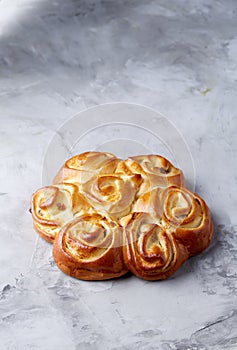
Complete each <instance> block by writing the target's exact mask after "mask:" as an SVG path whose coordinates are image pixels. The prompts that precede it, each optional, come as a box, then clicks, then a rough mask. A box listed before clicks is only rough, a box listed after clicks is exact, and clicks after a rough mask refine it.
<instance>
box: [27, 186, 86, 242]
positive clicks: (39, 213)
mask: <svg viewBox="0 0 237 350" xmlns="http://www.w3.org/2000/svg"><path fill="white" fill-rule="evenodd" d="M89 209H90V207H89V205H88V203H87V201H86V200H85V198H84V196H83V195H82V194H81V193H79V192H78V187H77V186H76V185H74V184H59V185H54V186H46V187H42V188H40V189H39V190H38V191H36V192H35V193H34V194H33V195H32V197H31V212H32V216H33V222H34V228H35V229H36V231H37V232H38V234H39V235H40V236H41V237H42V238H44V239H45V240H46V241H48V242H53V240H54V238H55V236H56V235H57V234H58V231H59V230H60V228H61V227H62V226H63V225H64V224H65V223H67V222H68V221H70V220H72V219H73V217H74V216H75V215H77V214H79V213H80V212H82V211H88V210H89Z"/></svg>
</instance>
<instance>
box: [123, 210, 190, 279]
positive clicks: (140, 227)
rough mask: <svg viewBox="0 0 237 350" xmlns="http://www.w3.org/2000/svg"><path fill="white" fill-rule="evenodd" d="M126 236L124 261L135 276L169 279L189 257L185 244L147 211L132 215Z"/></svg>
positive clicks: (126, 229) (126, 228)
mask: <svg viewBox="0 0 237 350" xmlns="http://www.w3.org/2000/svg"><path fill="white" fill-rule="evenodd" d="M125 237H126V238H125V239H126V244H125V246H124V259H125V263H126V265H127V267H128V269H129V270H130V271H132V272H133V273H134V274H135V275H136V276H138V277H140V278H143V279H146V280H158V279H165V278H167V277H168V276H170V275H172V274H173V273H174V272H175V271H176V270H177V269H178V268H179V267H180V266H181V265H182V264H183V263H184V261H185V260H186V259H187V258H188V256H189V253H188V251H187V249H186V248H185V246H183V245H182V244H180V243H179V242H178V241H177V240H176V239H175V238H174V237H173V235H169V234H168V233H167V232H166V231H165V230H164V228H163V227H162V226H160V225H159V224H158V222H157V220H156V218H154V217H152V216H151V215H150V214H148V213H134V214H133V216H132V219H131V221H130V222H129V224H128V225H127V226H126V227H125Z"/></svg>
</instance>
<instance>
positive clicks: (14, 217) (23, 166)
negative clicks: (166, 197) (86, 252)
mask: <svg viewBox="0 0 237 350" xmlns="http://www.w3.org/2000/svg"><path fill="white" fill-rule="evenodd" d="M236 23H237V3H236V1H235V0H227V1H223V0H218V1H217V0H216V1H214V0H205V1H204V0H193V1H185V0H181V1H178V2H177V1H169V2H167V1H165V0H157V1H151V0H147V1H142V0H141V1H133V0H130V1H128V0H127V1H126V0H123V1H122V0H118V1H111V0H107V1H102V0H101V1H99V0H98V1H92V0H89V1H86V0H84V1H79V0H68V1H63V0H58V1H46V0H41V1H39V0H37V1H36V0H11V1H10V0H2V1H0V121H1V124H0V125H1V126H0V169H1V171H0V205H1V210H0V217H1V234H0V243H1V244H0V266H1V272H0V288H1V290H2V293H1V300H0V334H1V348H2V349H4V350H5V349H11V350H12V349H27V350H28V349H49V350H51V349H53V350H54V349H59V350H61V349H65V348H69V347H70V348H71V349H75V350H78V349H79V350H81V349H104V348H108V349H109V348H110V349H126V348H128V349H133V348H134V349H135V348H136V349H137V348H139V349H149V350H150V349H159V350H160V349H162V350H170V349H175V350H181V349H184V350H188V349H198V350H199V349H204V350H206V349H215V350H216V349H236V348H237V330H236V324H237V295H236V291H237V282H236V277H237V275H236V271H237V255H236V252H237V237H236V225H237V216H236V207H237V200H236V191H237V175H236V156H237V141H236V131H237V119H236V113H237V112H236V110H237V102H236V91H237V26H236ZM117 101H122V102H130V103H138V104H143V105H147V106H149V107H152V108H154V109H156V110H158V111H160V112H161V113H163V114H165V115H166V116H167V117H168V119H169V120H170V121H171V122H173V124H174V125H175V126H176V127H177V129H178V130H180V132H181V133H182V135H183V137H184V139H185V140H186V142H187V144H188V146H189V149H190V151H191V153H192V156H193V159H194V164H195V169H196V192H198V194H200V195H201V196H202V197H203V198H204V199H205V200H206V201H207V203H208V205H209V206H210V208H211V211H212V214H213V219H214V223H215V235H214V239H213V242H212V244H211V247H210V248H209V249H208V251H207V252H205V253H204V254H202V255H200V256H198V257H195V258H192V259H190V260H189V261H188V262H187V263H186V264H185V265H184V266H183V267H182V269H181V270H180V271H179V272H178V273H177V274H176V275H175V276H174V277H173V278H171V279H170V280H167V281H165V282H158V283H146V282H143V281H140V280H138V279H136V278H135V277H132V278H124V279H120V280H118V281H114V282H106V283H105V282H103V283H102V282H101V283H100V282H99V283H97V284H96V283H91V284H90V283H88V282H87V283H85V282H80V281H75V280H72V279H69V278H67V277H65V276H63V275H62V274H61V273H60V272H58V270H57V269H55V267H54V266H53V262H52V259H51V255H50V254H51V253H50V247H49V245H47V244H44V243H43V242H41V241H39V242H38V243H37V245H36V235H35V233H34V232H33V229H32V220H31V217H30V215H29V213H28V208H29V199H30V196H31V193H32V192H33V191H35V190H36V189H37V188H38V187H40V186H41V170H42V163H43V159H44V154H45V152H46V149H47V145H48V143H49V141H50V139H51V137H52V136H53V135H54V133H55V131H56V130H57V129H58V128H59V127H60V125H61V124H62V123H63V122H65V121H67V120H68V118H69V117H71V116H72V115H74V114H75V113H77V112H79V111H81V110H83V109H85V108H87V107H92V106H95V105H98V104H102V103H108V102H117ZM141 141H142V140H141ZM158 153H159V152H158ZM35 247H36V251H35ZM32 256H33V257H34V259H33V261H31V258H32ZM13 334H14V336H13Z"/></svg>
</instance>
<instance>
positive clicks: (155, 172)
mask: <svg viewBox="0 0 237 350" xmlns="http://www.w3.org/2000/svg"><path fill="white" fill-rule="evenodd" d="M116 172H124V173H126V174H129V175H131V174H140V175H141V176H142V180H143V183H142V185H141V188H140V191H139V193H138V195H140V194H143V193H144V192H147V191H149V190H151V189H152V188H154V187H157V186H159V187H161V188H166V187H167V186H170V185H177V186H184V185H185V180H184V176H183V173H182V171H181V170H180V169H178V168H175V167H174V166H173V165H172V164H171V163H170V162H169V161H168V160H167V159H165V158H163V157H161V156H159V155H154V154H150V155H144V156H136V157H130V158H128V159H126V160H123V161H121V162H120V163H119V164H118V167H117V170H116Z"/></svg>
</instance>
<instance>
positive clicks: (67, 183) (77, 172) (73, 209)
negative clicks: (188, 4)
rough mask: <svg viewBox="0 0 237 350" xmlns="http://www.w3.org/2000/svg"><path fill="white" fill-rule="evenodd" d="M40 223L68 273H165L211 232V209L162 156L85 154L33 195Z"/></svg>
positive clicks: (98, 276)
mask: <svg viewBox="0 0 237 350" xmlns="http://www.w3.org/2000/svg"><path fill="white" fill-rule="evenodd" d="M31 212H32V216H33V221H34V228H35V230H36V231H37V232H38V233H39V235H40V236H41V237H43V238H44V239H46V240H47V241H48V242H53V257H54V260H55V262H56V264H57V266H58V267H59V268H60V269H61V270H62V271H63V272H65V273H66V274H68V275H71V276H74V277H76V278H79V279H83V280H104V279H109V278H114V277H119V276H122V275H124V274H125V273H127V272H128V271H131V272H133V273H134V274H135V275H136V276H138V277H140V278H143V279H146V280H159V279H165V278H167V277H168V276H170V275H171V274H173V273H174V272H175V271H176V270H177V269H178V268H179V267H180V266H181V265H182V264H183V263H184V262H185V260H187V259H188V258H189V257H190V256H193V255H196V254H198V253H200V252H202V251H203V250H204V249H205V248H206V247H207V246H208V245H209V243H210V240H211V238H212V232H213V227H212V220H211V216H210V211H209V209H208V207H207V205H206V204H205V202H204V201H203V199H201V198H200V197H199V196H198V195H196V194H194V193H192V192H191V191H189V190H187V189H186V188H185V181H184V176H183V173H182V171H181V170H180V169H178V168H175V167H174V166H173V165H172V164H171V163H170V162H169V161H168V160H167V159H165V158H163V157H161V156H158V155H147V156H136V157H130V158H128V159H126V160H121V159H118V158H117V157H115V156H114V155H113V154H111V153H102V152H85V153H82V154H79V155H77V156H74V157H72V158H71V159H69V160H67V161H66V162H65V164H64V165H63V166H62V168H61V169H60V170H59V172H58V174H57V175H56V177H55V178H54V181H53V185H51V186H46V187H43V188H41V189H39V190H38V191H36V192H35V193H34V194H33V195H32V199H31Z"/></svg>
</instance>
